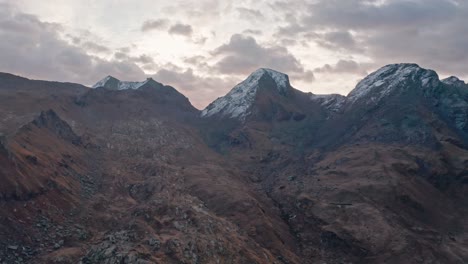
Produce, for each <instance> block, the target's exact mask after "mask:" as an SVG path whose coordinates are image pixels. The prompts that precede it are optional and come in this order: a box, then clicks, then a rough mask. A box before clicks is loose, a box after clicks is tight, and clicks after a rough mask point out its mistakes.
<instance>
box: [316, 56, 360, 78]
mask: <svg viewBox="0 0 468 264" xmlns="http://www.w3.org/2000/svg"><path fill="white" fill-rule="evenodd" d="M367 68H369V65H362V64H360V63H357V62H356V61H354V60H339V61H338V62H337V63H336V64H334V65H330V64H325V65H323V66H322V67H319V68H316V69H315V70H314V72H316V73H338V74H342V73H345V74H357V75H367Z"/></svg>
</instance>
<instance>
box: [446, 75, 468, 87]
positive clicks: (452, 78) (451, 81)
mask: <svg viewBox="0 0 468 264" xmlns="http://www.w3.org/2000/svg"><path fill="white" fill-rule="evenodd" d="M442 82H443V83H445V84H448V85H453V86H457V87H464V86H465V85H466V84H465V82H464V81H462V80H460V79H458V78H457V77H455V76H450V77H448V78H445V79H443V80H442Z"/></svg>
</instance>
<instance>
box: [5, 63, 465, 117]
mask: <svg viewBox="0 0 468 264" xmlns="http://www.w3.org/2000/svg"><path fill="white" fill-rule="evenodd" d="M402 64H408V65H411V64H415V65H417V66H418V67H419V68H422V69H426V70H432V71H434V72H436V74H437V76H438V77H439V80H443V79H446V78H450V77H456V78H458V79H460V80H461V81H463V82H465V79H463V78H460V77H458V76H456V75H450V74H448V75H446V76H442V75H440V74H439V73H438V72H437V71H435V70H433V69H429V68H425V67H423V66H421V65H419V64H417V63H411V62H403V63H391V64H386V65H382V66H380V67H378V68H376V69H373V70H372V71H370V72H369V74H368V75H370V74H372V73H374V72H376V71H378V70H379V69H381V68H384V67H386V66H389V65H402ZM260 69H269V70H273V71H276V72H279V73H282V74H286V75H287V76H288V77H289V74H288V73H285V72H281V71H278V70H275V69H271V68H266V67H260V68H258V69H256V70H255V71H252V72H251V73H249V74H248V75H246V76H245V78H244V79H242V80H241V81H239V82H238V83H236V84H235V85H234V86H233V87H231V88H230V89H228V90H227V91H226V93H225V94H227V93H228V92H229V91H231V90H232V89H233V88H234V87H235V86H237V85H238V84H240V83H241V82H243V81H244V80H246V79H247V78H248V77H249V76H250V75H251V74H252V73H254V72H256V71H258V70H260ZM3 73H6V74H12V75H15V76H18V77H22V78H26V79H30V80H35V81H47V82H56V80H45V79H33V78H29V77H28V76H22V75H16V74H14V73H8V72H3ZM368 75H367V76H368ZM367 76H364V77H363V78H362V79H359V80H357V82H356V84H355V85H354V86H353V88H352V89H351V90H350V91H349V92H347V93H346V94H342V93H313V92H311V93H312V94H315V95H331V94H339V95H343V96H345V97H347V96H348V95H349V93H351V92H352V91H353V90H354V89H355V88H356V85H357V84H358V83H359V82H360V81H361V80H363V79H364V78H366V77H367ZM108 77H111V78H115V79H117V80H119V81H121V82H142V81H144V80H148V79H152V80H154V81H156V82H159V83H161V84H163V85H168V86H171V87H172V88H174V89H176V90H177V91H178V92H179V93H181V94H182V95H184V96H185V97H187V98H188V99H189V101H190V103H191V104H192V106H193V107H195V108H196V109H197V110H200V111H202V110H203V109H205V108H206V107H208V106H209V105H210V104H211V103H212V102H214V101H215V100H216V99H218V98H219V97H222V96H224V95H225V94H222V95H220V96H218V97H217V98H214V99H213V101H211V102H208V104H206V105H204V106H199V105H196V104H194V102H193V101H192V100H191V99H190V97H189V96H187V95H186V94H185V93H184V92H183V91H181V89H179V88H178V87H175V86H172V85H170V84H166V83H163V82H161V81H159V80H157V79H155V77H153V76H147V77H146V79H144V80H123V79H121V78H119V77H116V76H113V75H106V76H104V77H103V78H101V79H100V80H97V81H96V82H95V83H93V84H91V85H86V84H83V83H75V84H80V85H83V86H86V87H88V88H90V89H94V87H93V86H94V85H95V84H97V83H99V82H101V81H102V80H104V79H106V78H108ZM289 81H290V83H292V82H293V80H291V78H289ZM72 83H73V82H72ZM291 86H292V87H293V88H295V89H298V90H300V91H303V92H306V93H307V92H310V91H304V90H302V89H300V87H295V86H294V85H291Z"/></svg>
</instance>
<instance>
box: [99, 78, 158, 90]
mask: <svg viewBox="0 0 468 264" xmlns="http://www.w3.org/2000/svg"><path fill="white" fill-rule="evenodd" d="M151 81H153V79H151V78H148V79H147V80H146V81H143V82H126V81H124V82H122V81H120V80H118V79H116V78H114V77H112V76H110V75H109V76H106V77H105V78H104V79H102V80H100V81H99V82H97V83H96V84H95V85H93V88H98V87H104V88H107V89H110V90H127V89H138V88H140V87H141V86H143V85H145V84H146V83H148V82H151Z"/></svg>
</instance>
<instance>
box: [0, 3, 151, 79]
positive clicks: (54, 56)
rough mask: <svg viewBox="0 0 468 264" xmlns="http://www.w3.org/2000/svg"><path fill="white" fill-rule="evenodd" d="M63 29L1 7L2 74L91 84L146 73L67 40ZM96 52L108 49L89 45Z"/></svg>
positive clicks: (9, 8) (133, 64)
mask: <svg viewBox="0 0 468 264" xmlns="http://www.w3.org/2000/svg"><path fill="white" fill-rule="evenodd" d="M62 35H64V34H63V33H62V26H61V25H60V24H56V23H46V22H42V21H40V20H39V19H38V18H37V17H36V16H33V15H28V14H24V13H21V12H18V11H15V10H14V9H13V8H11V7H9V6H5V5H4V6H2V8H0V39H2V41H1V42H0V50H1V52H0V71H5V72H11V73H15V74H19V75H24V76H28V77H31V78H37V79H49V80H58V81H70V82H78V83H85V84H92V83H94V82H95V81H96V80H99V79H100V78H102V76H105V75H108V74H112V75H115V76H121V77H123V78H128V79H131V80H132V79H141V78H143V77H144V72H143V71H142V70H141V69H140V68H139V67H138V66H137V65H136V64H135V63H133V62H130V61H124V60H123V61H116V60H104V59H102V58H99V57H96V56H93V55H90V54H89V53H88V51H87V50H86V49H85V48H83V47H81V46H75V45H73V44H70V43H68V42H67V41H65V40H64V39H63V38H62V37H61V36H62ZM83 46H85V47H86V46H87V47H88V49H91V50H93V51H96V49H97V50H105V47H100V46H99V45H93V44H90V43H86V42H85V44H84V45H83Z"/></svg>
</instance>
